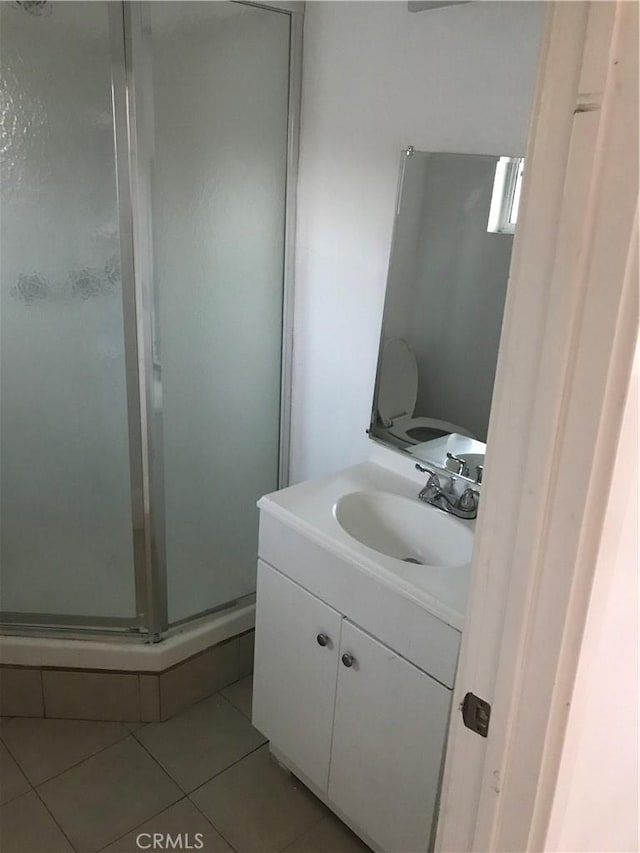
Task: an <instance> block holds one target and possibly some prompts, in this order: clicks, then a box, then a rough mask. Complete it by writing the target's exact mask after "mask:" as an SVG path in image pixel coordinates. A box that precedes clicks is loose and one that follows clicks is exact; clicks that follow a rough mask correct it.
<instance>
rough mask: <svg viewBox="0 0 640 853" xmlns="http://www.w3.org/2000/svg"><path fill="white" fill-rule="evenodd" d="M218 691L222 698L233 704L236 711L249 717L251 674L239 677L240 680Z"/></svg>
mask: <svg viewBox="0 0 640 853" xmlns="http://www.w3.org/2000/svg"><path fill="white" fill-rule="evenodd" d="M220 692H221V693H222V695H223V696H224V698H225V699H228V700H229V702H231V704H232V705H235V707H236V708H237V709H238V711H240V712H241V713H243V714H244V715H245V717H247V719H249V720H250V719H251V705H252V702H251V700H252V697H253V675H247V676H246V677H245V678H241V679H240V681H236V682H235V683H234V684H230V685H229V686H228V687H225V689H224V690H221V691H220Z"/></svg>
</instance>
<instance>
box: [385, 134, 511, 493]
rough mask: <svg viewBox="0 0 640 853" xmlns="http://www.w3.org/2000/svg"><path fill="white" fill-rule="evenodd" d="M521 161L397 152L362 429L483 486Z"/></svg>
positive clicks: (504, 158)
mask: <svg viewBox="0 0 640 853" xmlns="http://www.w3.org/2000/svg"><path fill="white" fill-rule="evenodd" d="M523 163H524V161H523V159H522V158H516V157H505V156H498V155H496V156H487V155H478V154H441V153H430V152H425V151H414V150H413V148H411V147H410V148H408V149H407V150H406V151H405V152H403V154H402V161H401V171H400V182H399V193H398V209H397V211H396V221H395V227H394V234H393V244H392V249H391V258H390V261H389V275H388V280H387V293H386V299H385V304H384V317H383V324H382V337H381V341H380V352H379V356H378V373H377V377H376V388H375V394H374V404H373V411H372V416H371V427H370V430H369V433H370V435H371V437H372V438H376V439H378V440H380V441H383V442H385V443H387V444H390V445H392V446H394V447H396V448H399V449H401V450H405V451H406V452H408V453H411V454H412V455H414V456H415V457H416V458H417V459H419V460H422V461H425V462H429V463H431V464H432V465H436V466H438V467H439V468H443V469H446V470H448V471H451V472H453V473H455V474H458V475H460V476H462V477H466V478H468V479H470V480H473V481H475V482H478V483H481V482H482V476H483V471H484V452H485V442H486V438H487V427H488V423H489V411H490V409H491V396H492V392H493V382H494V377H495V369H496V360H497V356H498V345H499V342H500V329H501V326H502V315H503V310H504V300H505V294H506V289H507V279H508V275H509V264H510V261H511V248H512V244H513V232H514V229H515V223H516V219H517V212H518V204H519V199H520V186H521V182H522V173H523Z"/></svg>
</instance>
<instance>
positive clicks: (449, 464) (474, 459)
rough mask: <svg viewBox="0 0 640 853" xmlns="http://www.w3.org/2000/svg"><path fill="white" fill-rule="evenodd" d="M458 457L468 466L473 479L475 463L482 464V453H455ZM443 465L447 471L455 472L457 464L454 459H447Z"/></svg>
mask: <svg viewBox="0 0 640 853" xmlns="http://www.w3.org/2000/svg"><path fill="white" fill-rule="evenodd" d="M456 456H457V457H458V459H464V461H465V462H466V463H467V465H468V466H469V474H470V476H471V479H475V474H476V465H484V453H457V454H456ZM445 466H446V468H447V470H448V471H453V472H454V473H457V471H458V465H457V463H456V461H455V460H454V459H447V461H446V462H445Z"/></svg>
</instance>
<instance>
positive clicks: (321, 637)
mask: <svg viewBox="0 0 640 853" xmlns="http://www.w3.org/2000/svg"><path fill="white" fill-rule="evenodd" d="M316 640H317V641H318V645H319V646H326V645H327V643H328V642H329V637H328V636H327V635H326V634H318V636H317V637H316Z"/></svg>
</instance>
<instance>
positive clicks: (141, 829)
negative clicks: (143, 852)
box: [104, 798, 233, 853]
mask: <svg viewBox="0 0 640 853" xmlns="http://www.w3.org/2000/svg"><path fill="white" fill-rule="evenodd" d="M154 832H155V833H158V832H159V833H161V834H162V835H163V836H164V837H165V838H166V836H167V835H170V836H171V838H172V840H173V842H174V844H178V843H179V844H180V846H177V847H169V846H168V845H169V843H170V842H169V839H168V838H166V840H164V839H163V843H164V846H165V849H183V850H202V851H203V852H204V853H233V850H232V848H231V847H229V845H228V844H227V842H226V841H225V840H224V838H222V836H221V835H219V834H218V833H217V832H216V831H215V829H214V828H213V827H212V826H211V824H210V823H209V821H208V820H207V819H206V818H205V817H204V816H203V815H202V813H201V812H199V811H198V809H197V808H196V807H195V806H194V805H193V803H192V802H191V801H190V800H187V799H186V798H185V799H184V800H180V802H179V803H176V804H175V805H173V806H171V807H170V808H168V809H166V810H165V811H163V812H160V814H159V815H156V816H155V817H153V818H151V820H148V821H147V822H146V823H143V824H142V826H138V827H137V828H136V829H134V830H133V832H130V833H129V834H128V835H125V836H124V838H120V839H118V841H115V842H114V843H113V844H110V845H109V846H108V847H106V848H105V851H104V853H140V849H141V848H140V846H139V845H138V844H136V839H137V838H139V836H140V835H144V833H149V834H151V835H153V833H154ZM178 838H180V842H178V841H177V839H178ZM140 840H141V843H142V844H143V845H145V844H149V843H150V841H149V839H148V838H147V837H146V836H144V837H143V838H142V839H140ZM200 845H202V846H200ZM156 849H157V847H156Z"/></svg>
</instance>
